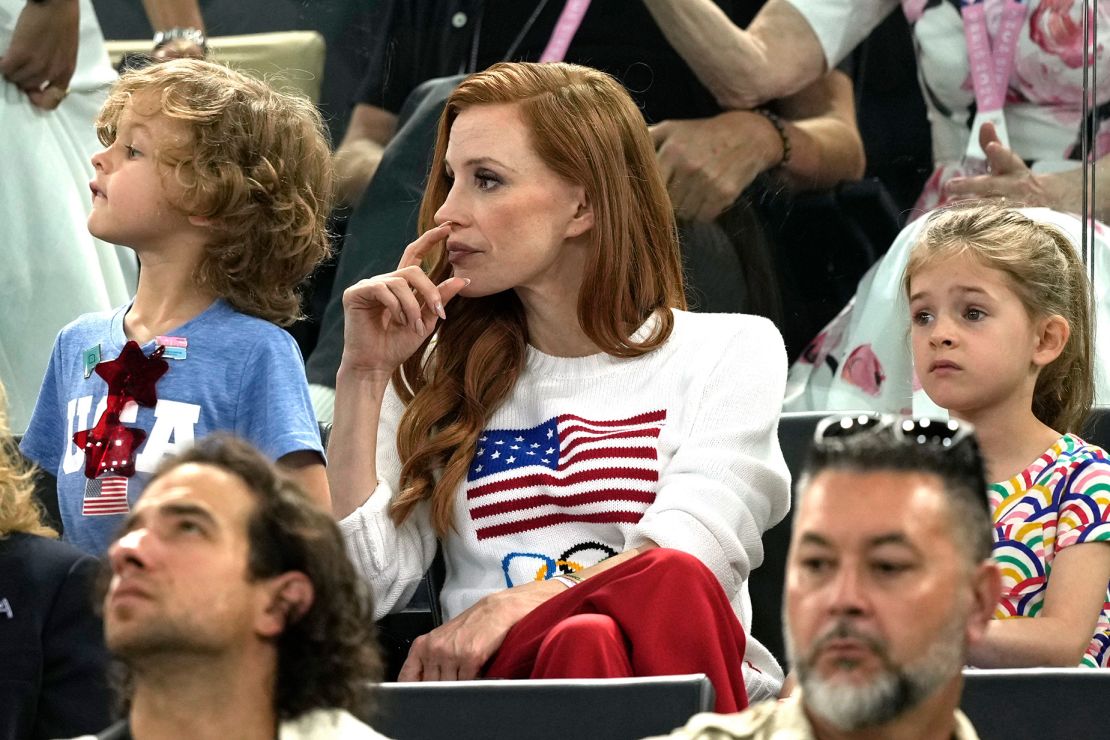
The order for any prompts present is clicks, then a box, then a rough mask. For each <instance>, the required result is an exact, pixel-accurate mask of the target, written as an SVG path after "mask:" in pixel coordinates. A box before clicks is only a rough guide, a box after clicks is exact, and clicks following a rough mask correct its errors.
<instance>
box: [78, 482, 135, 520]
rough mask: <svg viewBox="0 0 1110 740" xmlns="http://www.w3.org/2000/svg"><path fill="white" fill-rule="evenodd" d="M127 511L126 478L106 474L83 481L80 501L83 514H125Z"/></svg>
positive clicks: (128, 509)
mask: <svg viewBox="0 0 1110 740" xmlns="http://www.w3.org/2000/svg"><path fill="white" fill-rule="evenodd" d="M128 511H130V508H129V507H128V505H127V479H126V478H124V477H123V476H119V475H108V476H105V477H103V478H93V479H91V480H86V481H85V497H84V500H83V501H82V502H81V513H82V514H83V515H84V516H98V515H102V514H126V513H127V512H128Z"/></svg>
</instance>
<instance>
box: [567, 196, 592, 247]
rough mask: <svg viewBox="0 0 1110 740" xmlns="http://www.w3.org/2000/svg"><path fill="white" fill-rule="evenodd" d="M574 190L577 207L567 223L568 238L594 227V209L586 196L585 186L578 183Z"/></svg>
mask: <svg viewBox="0 0 1110 740" xmlns="http://www.w3.org/2000/svg"><path fill="white" fill-rule="evenodd" d="M575 191H576V193H577V207H576V210H575V212H574V215H573V216H572V217H571V219H570V223H568V224H567V238H568V239H572V238H574V237H576V236H582V235H583V234H585V233H586V232H587V231H589V230H590V229H592V228H593V227H594V209H593V206H592V205H591V204H590V199H589V198H588V197H587V196H586V188H584V187H582V186H581V185H578V186H576V188H575Z"/></svg>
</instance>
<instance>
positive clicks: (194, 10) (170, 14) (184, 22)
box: [143, 0, 204, 31]
mask: <svg viewBox="0 0 1110 740" xmlns="http://www.w3.org/2000/svg"><path fill="white" fill-rule="evenodd" d="M143 8H144V9H145V10H146V17H147V19H148V20H149V21H150V25H151V26H152V27H153V28H154V30H155V31H166V30H168V29H170V28H199V29H200V30H202V31H203V30H204V18H203V17H202V16H201V14H200V5H199V3H198V2H197V0H143Z"/></svg>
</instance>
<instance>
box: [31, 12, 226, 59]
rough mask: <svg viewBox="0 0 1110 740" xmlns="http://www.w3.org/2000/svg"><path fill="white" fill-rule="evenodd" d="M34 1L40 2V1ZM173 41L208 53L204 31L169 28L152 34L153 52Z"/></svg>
mask: <svg viewBox="0 0 1110 740" xmlns="http://www.w3.org/2000/svg"><path fill="white" fill-rule="evenodd" d="M36 1H37V2H41V1H42V0H36ZM173 41H187V42H188V43H190V44H194V45H195V46H199V47H200V48H201V51H205V52H207V51H208V39H207V38H206V37H205V35H204V31H202V30H200V29H199V28H170V29H168V30H166V31H158V32H157V33H155V34H154V50H155V51H157V50H159V49H161V48H162V47H163V46H165V45H166V44H169V43H171V42H173Z"/></svg>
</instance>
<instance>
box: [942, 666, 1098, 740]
mask: <svg viewBox="0 0 1110 740" xmlns="http://www.w3.org/2000/svg"><path fill="white" fill-rule="evenodd" d="M1107 696H1110V671H1099V670H1093V669H1090V668H1022V669H1004V670H978V669H973V668H968V669H965V670H964V693H963V698H962V699H961V702H960V708H961V709H963V711H964V713H965V714H966V715H967V716H968V718H969V719H971V722H972V724H974V725H975V729H976V731H977V732H978V733H979V737H980V738H982V740H1014V738H1024V737H1060V738H1064V737H1071V738H1095V737H1107V736H1108V735H1110V730H1108V729H1107V727H1106V712H1105V709H1104V706H1105V705H1104V704H1103V703H1102V702H1103V701H1105V700H1106V697H1107Z"/></svg>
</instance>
